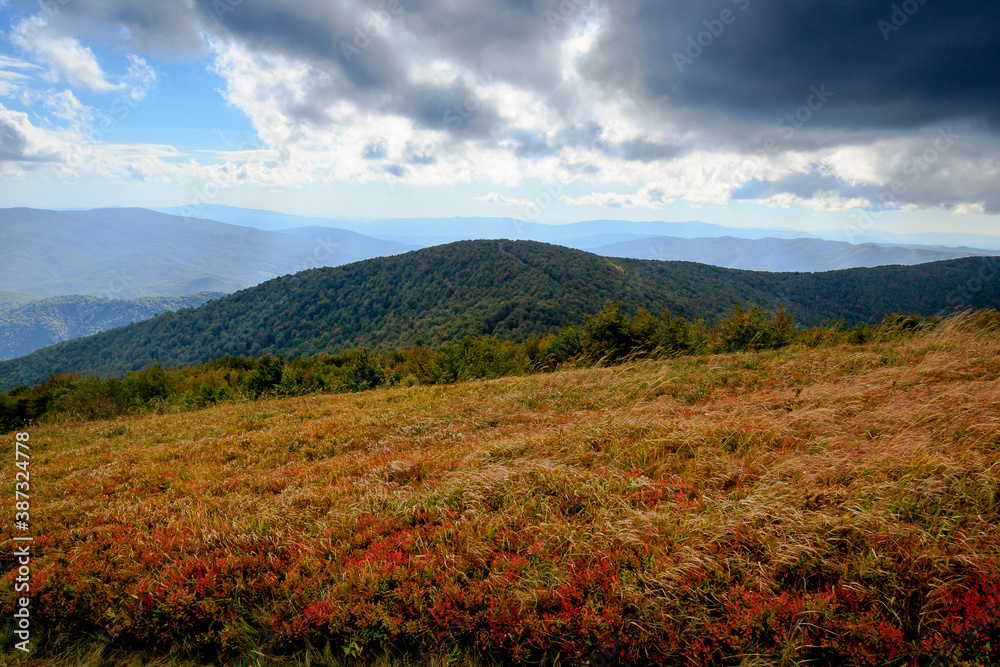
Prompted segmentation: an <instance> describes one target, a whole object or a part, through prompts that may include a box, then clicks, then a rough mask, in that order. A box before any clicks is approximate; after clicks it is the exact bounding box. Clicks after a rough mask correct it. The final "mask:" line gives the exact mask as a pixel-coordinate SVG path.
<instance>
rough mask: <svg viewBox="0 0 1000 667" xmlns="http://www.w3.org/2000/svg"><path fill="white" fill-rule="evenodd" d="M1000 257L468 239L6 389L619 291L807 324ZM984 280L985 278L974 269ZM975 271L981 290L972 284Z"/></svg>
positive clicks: (846, 315)
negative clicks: (934, 259) (718, 254)
mask: <svg viewBox="0 0 1000 667" xmlns="http://www.w3.org/2000/svg"><path fill="white" fill-rule="evenodd" d="M995 261H996V260H992V259H982V258H979V259H976V258H971V259H960V260H952V261H949V262H939V263H934V264H925V265H921V266H917V267H880V268H874V269H851V270H845V271H836V272H829V273H818V274H813V273H800V274H778V273H759V272H752V271H737V270H732V269H721V268H717V267H712V266H705V265H701V264H693V263H686V262H656V261H643V260H630V259H616V260H611V259H607V258H603V257H599V256H597V255H593V254H590V253H585V252H581V251H577V250H571V249H568V248H563V247H560V246H551V245H545V244H540V243H535V242H530V241H520V242H514V241H469V242H459V243H454V244H450V245H447V246H438V247H433V248H427V249H424V250H420V251H415V252H411V253H407V254H404V255H398V256H394V257H385V258H378V259H373V260H368V261H364V262H357V263H354V264H350V265H347V266H342V267H336V268H328V269H316V270H312V271H306V272H302V273H299V274H296V275H293V276H285V277H282V278H279V279H275V280H271V281H268V282H266V283H264V284H261V285H258V286H256V287H254V288H251V289H247V290H243V291H241V292H238V293H236V294H232V295H230V296H228V297H226V298H224V299H219V300H216V301H213V302H211V303H208V304H206V305H205V306H203V307H201V308H198V309H196V310H190V311H182V312H179V313H173V314H166V315H161V316H159V317H157V318H154V319H152V320H148V321H146V322H140V323H138V324H133V325H130V326H128V327H124V328H120V329H116V330H113V331H108V332H105V333H102V334H97V335H95V336H91V337H88V338H87V339H82V340H77V341H69V342H66V343H60V344H58V345H55V346H52V347H50V348H46V349H44V350H39V351H38V352H35V353H33V354H31V355H29V356H27V357H24V358H22V359H15V360H11V361H6V362H2V363H0V389H2V390H7V389H9V388H11V387H13V386H16V385H17V384H20V383H26V384H34V383H37V382H39V381H41V380H43V379H44V378H46V377H47V376H48V374H49V373H53V372H55V373H59V372H69V371H79V372H97V373H100V374H105V375H113V374H123V373H124V372H125V371H126V370H137V369H140V368H144V367H146V366H149V365H151V364H153V363H156V362H159V363H162V364H164V365H170V366H180V365H189V364H194V363H200V362H204V361H208V360H209V359H212V358H218V357H221V356H224V355H227V354H230V355H242V356H260V355H264V354H279V353H283V354H286V355H291V356H298V355H309V354H316V353H320V352H333V351H338V350H342V349H346V348H355V347H362V346H367V347H372V348H386V347H396V346H410V345H413V344H422V345H436V344H440V343H444V342H449V341H454V340H456V339H458V338H461V337H463V336H478V335H495V336H498V337H500V338H509V339H515V340H516V339H524V338H527V337H528V336H530V335H532V334H535V333H549V332H552V331H555V330H556V329H558V328H559V327H560V326H562V325H563V324H565V323H567V322H579V321H581V320H582V319H583V318H584V316H585V315H588V314H590V313H595V312H597V311H598V310H600V308H601V307H602V306H603V305H604V304H605V303H606V302H607V301H609V300H614V301H619V300H620V301H622V302H624V303H625V304H626V305H627V307H628V309H630V310H633V311H634V309H636V308H638V307H640V306H644V307H647V308H649V309H650V310H653V311H659V310H660V309H662V308H667V309H669V310H670V311H671V312H672V313H673V314H674V315H680V316H683V317H685V318H687V319H689V320H694V319H697V318H705V319H706V320H708V321H709V322H714V321H716V320H717V319H718V318H720V317H722V316H724V315H725V314H726V313H727V312H728V311H729V310H730V309H731V308H732V307H733V306H734V305H735V304H737V303H745V304H757V305H761V306H777V304H778V303H779V302H780V303H783V304H784V305H785V307H786V308H787V309H788V311H789V312H790V314H791V315H792V316H793V317H794V318H795V319H796V320H797V321H798V322H800V323H802V324H805V325H807V326H810V325H818V324H820V323H822V322H823V321H825V320H826V319H827V318H829V317H831V316H832V317H833V318H835V319H844V320H846V321H847V322H848V323H856V322H864V321H870V320H880V319H881V318H882V317H883V316H884V315H886V314H890V313H893V312H896V311H899V310H903V311H906V312H910V313H915V314H923V315H933V314H937V313H940V312H943V311H946V310H948V309H950V308H952V307H961V308H981V307H997V306H998V305H1000V281H995V280H994V281H983V280H982V279H980V278H979V276H981V275H988V274H989V272H990V271H993V272H994V273H995V270H996V266H995V265H994V262H995ZM975 280H978V282H973V281H975ZM970 284H972V285H974V286H975V287H977V288H978V291H973V290H970V289H968V288H967V285H970Z"/></svg>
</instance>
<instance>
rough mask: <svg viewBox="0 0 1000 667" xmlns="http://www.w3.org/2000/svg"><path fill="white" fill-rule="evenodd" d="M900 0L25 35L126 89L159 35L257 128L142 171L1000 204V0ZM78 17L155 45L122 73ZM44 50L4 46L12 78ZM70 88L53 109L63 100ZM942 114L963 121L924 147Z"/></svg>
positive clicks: (243, 9)
mask: <svg viewBox="0 0 1000 667" xmlns="http://www.w3.org/2000/svg"><path fill="white" fill-rule="evenodd" d="M895 6H898V7H901V8H902V7H906V8H907V11H904V12H903V14H900V15H896V16H894V13H895V10H894V4H893V3H892V2H888V1H887V2H885V3H872V2H869V1H867V0H838V2H821V3H808V2H805V1H804V0H705V1H704V2H698V3H694V2H687V3H681V2H663V0H627V1H609V0H591V1H588V2H563V1H562V0H530V1H529V0H482V1H481V2H475V3H460V2H455V1H454V0H386V2H381V3H376V2H371V3H368V2H361V1H360V0H301V1H300V2H296V3H274V2H270V1H268V0H239V1H237V0H222V2H219V1H218V0H185V1H184V2H176V3H152V4H150V3H147V4H142V3H135V2H134V0H128V1H126V0H74V2H71V3H67V4H65V5H60V10H59V12H58V13H57V14H56V15H54V16H52V17H50V20H49V25H48V26H47V27H46V29H44V30H42V31H40V32H39V33H38V34H37V35H35V37H34V38H33V39H32V40H31V41H30V42H29V41H27V40H26V34H25V35H22V37H21V38H23V45H22V48H23V49H24V50H25V52H26V53H27V54H29V55H30V56H31V58H32V59H34V60H37V61H38V62H39V63H42V64H44V65H45V67H46V68H47V69H46V70H44V71H45V76H46V77H48V79H49V80H58V81H67V82H69V83H70V84H71V85H74V86H84V87H87V88H90V89H91V90H94V91H98V92H101V91H104V92H106V91H109V90H118V91H127V93H126V94H128V95H129V96H131V97H132V99H138V97H137V96H141V95H143V94H144V93H145V91H147V90H149V89H151V88H152V87H153V86H155V85H156V72H155V70H154V67H153V66H152V65H151V63H153V62H155V60H153V58H163V57H172V58H174V57H181V58H190V59H196V58H202V57H203V56H206V55H207V56H208V58H209V59H210V61H211V63H212V65H211V69H212V71H213V72H214V73H215V74H217V75H218V76H220V77H221V78H222V80H223V82H224V83H223V85H222V87H221V90H220V93H221V94H222V95H223V97H224V99H225V101H226V103H227V104H228V105H230V106H231V107H232V108H233V109H236V110H238V111H240V112H241V113H243V114H244V115H245V116H246V117H247V118H248V119H249V121H250V123H251V124H252V126H253V128H254V131H255V132H256V134H257V135H258V136H259V138H260V140H261V142H262V144H263V145H262V146H255V150H254V151H234V152H232V153H231V154H226V155H219V156H218V160H220V162H218V163H216V164H214V165H202V164H200V163H197V162H196V163H194V164H188V163H184V164H185V166H179V165H178V164H174V163H173V162H172V160H173V161H174V162H176V160H177V159H179V158H168V157H164V156H161V157H157V158H156V159H157V160H161V161H162V164H159V163H158V164H159V166H157V167H156V168H155V169H154V168H152V167H150V169H147V170H145V171H143V170H140V171H139V172H136V174H141V175H143V177H145V178H152V177H154V176H153V174H174V176H175V177H176V178H178V179H191V178H196V177H203V176H205V177H215V176H217V175H219V174H224V175H228V176H232V175H238V178H239V179H242V180H241V181H240V182H243V183H252V184H255V185H260V186H263V187H278V188H281V187H291V186H294V185H296V184H301V183H309V182H331V181H339V182H351V183H354V182H367V181H371V180H379V179H381V180H386V181H389V182H395V181H398V180H404V181H405V182H407V183H410V184H415V185H444V186H448V185H453V184H455V183H469V182H472V181H487V182H490V183H493V184H496V187H497V188H498V189H500V188H501V187H503V188H506V187H514V186H516V185H518V184H520V183H523V182H524V181H525V180H527V179H541V180H544V181H546V182H550V183H552V182H559V183H562V184H566V185H568V184H570V183H573V184H576V185H578V186H580V187H581V189H585V188H587V187H589V188H591V189H593V190H594V193H593V194H590V195H586V194H584V195H580V196H577V197H565V196H564V197H563V201H564V203H567V204H571V205H598V206H607V207H646V208H650V209H655V208H657V207H661V206H663V205H665V203H669V202H671V201H678V200H680V201H685V202H688V203H690V204H702V203H715V204H726V203H728V202H733V201H739V202H756V203H759V204H761V205H764V206H788V205H791V204H793V203H798V204H802V205H804V206H808V207H812V208H815V209H816V210H841V209H845V208H849V207H852V206H858V205H872V204H873V203H877V202H879V201H880V200H879V195H880V194H881V193H882V192H884V191H885V189H886V188H891V187H892V185H893V183H894V182H895V181H899V182H900V183H903V184H904V185H905V186H906V187H905V189H904V190H901V191H900V193H899V194H898V195H894V203H893V205H894V206H898V207H906V206H919V207H944V208H952V209H955V210H964V211H974V210H980V209H981V210H985V211H991V212H996V211H1000V201H998V198H1000V195H998V194H997V189H996V187H995V183H996V182H997V164H996V157H997V155H998V154H1000V145H998V134H1000V78H998V77H996V76H995V74H994V72H993V69H994V66H993V64H992V63H995V62H997V61H1000V40H997V39H996V38H995V36H996V35H997V34H1000V5H997V4H996V3H985V2H981V1H978V0H955V1H954V2H951V3H945V2H941V1H940V0H926V1H923V0H908V3H902V2H897V3H895ZM910 8H912V11H909V9H910ZM554 17H555V18H554ZM887 22H888V23H887ZM897 24H898V25H897ZM886 25H889V26H892V27H890V28H886V27H885V26H886ZM897 28H898V29H897ZM18 34H19V33H18V32H17V29H15V31H14V37H15V39H19V38H18V37H17V35H18ZM84 35H89V36H90V37H92V38H93V39H95V40H96V39H101V40H103V41H105V42H107V43H108V44H111V45H112V46H114V47H116V48H118V50H119V52H132V53H136V54H142V57H140V56H139V55H135V56H132V57H131V60H130V66H129V71H128V73H127V74H126V75H125V76H124V77H121V78H120V79H118V78H115V77H109V76H107V75H105V73H104V72H103V71H102V70H101V68H100V66H99V63H98V58H97V56H95V55H94V53H93V52H91V51H90V50H89V49H87V48H86V47H84V46H83V44H82V43H81V41H80V39H81V38H82V36H84ZM87 43H90V42H87ZM678 54H679V55H680V59H678V58H677V56H678ZM102 59H103V54H102ZM21 62H23V61H21ZM29 69H30V68H19V67H18V66H14V65H10V64H9V63H6V62H5V61H3V60H0V95H3V94H7V95H14V94H15V93H16V92H17V90H18V86H20V85H22V84H23V83H24V82H25V79H24V78H23V77H26V76H28V74H29V73H30V72H29ZM816 90H822V91H826V92H824V94H823V96H822V98H823V99H820V98H819V97H816V93H815V91H816ZM73 99H75V98H73ZM56 101H57V100H56V98H55V97H52V98H50V102H51V103H52V104H55V102H56ZM64 102H66V103H67V104H68V105H69V106H64V107H63V108H62V111H59V112H57V111H56V110H55V108H54V107H50V111H52V113H53V114H54V115H55V116H56V117H58V118H62V119H64V120H66V121H67V122H70V120H69V118H70V116H71V115H72V112H71V106H72V105H71V104H70V100H69V98H65V99H64ZM60 114H62V115H60ZM949 126H954V127H956V128H960V129H961V134H962V136H961V138H960V139H958V140H956V141H955V142H954V144H953V145H952V146H951V147H949V149H948V150H946V151H939V155H938V156H937V158H936V159H935V160H934V161H933V162H929V163H928V164H927V165H926V168H923V167H922V166H920V165H918V164H915V162H914V161H915V160H917V159H918V158H919V157H921V156H923V155H924V153H926V151H927V150H929V148H928V146H931V147H933V142H934V137H935V136H937V135H936V132H937V130H938V129H942V128H944V129H946V128H947V127H949ZM10 136H11V137H12V139H11V141H14V139H13V137H14V136H15V135H14V134H13V131H11V135H10ZM67 136H68V135H67ZM11 145H12V146H13V145H14V144H11ZM92 148H93V150H99V149H100V150H103V149H102V148H99V147H97V146H94V147H92ZM12 152H13V149H12ZM119 158H120V159H124V158H121V156H119ZM119 158H116V159H119ZM115 164H118V163H117V162H116V163H115ZM914 168H916V169H917V171H918V172H919V176H918V179H917V181H916V182H913V181H912V180H911V179H912V178H913V176H914V171H913V170H914ZM115 169H117V170H118V171H116V172H115V173H119V172H120V171H121V170H120V169H119V168H118V167H115ZM122 173H123V172H122ZM206 175H207V176H206ZM234 177H235V176H234ZM897 189H898V188H897ZM487 198H489V199H488V200H487V199H481V201H488V203H496V204H504V205H506V204H517V205H519V206H520V205H526V204H525V202H526V201H527V200H517V199H510V198H506V197H504V196H503V195H501V194H499V193H491V194H490V195H487ZM529 203H530V202H529Z"/></svg>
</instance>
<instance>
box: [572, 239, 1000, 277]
mask: <svg viewBox="0 0 1000 667" xmlns="http://www.w3.org/2000/svg"><path fill="white" fill-rule="evenodd" d="M585 249H587V250H590V251H591V252H593V253H596V254H598V255H605V256H607V257H631V258H634V259H659V260H682V261H689V262H700V263H702V264H711V265H713V266H722V267H726V268H730V269H748V270H753V271H835V270H838V269H846V268H858V267H866V266H886V265H892V264H903V265H908V266H909V265H914V264H925V263H928V262H938V261H942V260H946V259H958V258H960V257H975V256H995V255H1000V252H998V251H996V250H978V249H975V248H931V247H924V246H897V245H879V244H874V243H862V244H859V245H852V244H850V243H838V242H836V241H824V240H822V239H775V238H767V239H756V240H750V239H738V238H733V237H729V236H724V237H720V238H700V239H680V238H672V237H659V238H644V239H635V240H630V241H625V242H621V243H613V244H609V245H603V246H599V247H590V248H585Z"/></svg>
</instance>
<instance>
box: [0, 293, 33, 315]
mask: <svg viewBox="0 0 1000 667" xmlns="http://www.w3.org/2000/svg"><path fill="white" fill-rule="evenodd" d="M40 298H41V297H40V296H38V295H35V294H29V293H28V292H16V291H13V290H0V315H2V314H3V313H7V312H10V311H12V310H14V309H15V308H20V307H21V306H23V305H24V304H26V303H31V302H32V301H37V300H38V299H40Z"/></svg>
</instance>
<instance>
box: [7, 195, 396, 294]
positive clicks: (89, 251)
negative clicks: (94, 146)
mask: <svg viewBox="0 0 1000 667" xmlns="http://www.w3.org/2000/svg"><path fill="white" fill-rule="evenodd" d="M0 233H3V234H5V235H6V238H5V239H4V243H3V244H2V245H0V262H2V263H3V266H4V267H5V271H4V275H3V279H2V285H3V288H4V289H5V290H23V291H27V292H31V293H33V294H37V295H40V296H60V295H67V294H86V295H90V296H103V297H106V298H116V299H132V298H137V297H142V296H183V295H185V294H194V293H197V292H226V293H229V292H234V291H236V290H239V289H242V288H244V287H247V286H250V285H256V284H258V283H261V282H263V281H265V280H269V279H271V278H274V277H276V276H281V275H285V274H289V273H295V272H297V271H301V270H303V269H307V268H312V267H316V266H338V265H340V264H346V263H349V262H355V261H358V260H361V259H368V258H370V257H377V256H382V255H391V254H394V253H399V252H405V251H406V250H410V249H412V246H407V245H403V244H400V243H395V242H392V241H380V240H377V239H372V238H370V237H366V236H364V235H362V234H358V233H355V232H352V231H347V230H343V229H332V228H322V229H315V230H300V231H299V232H297V233H288V234H282V233H277V232H269V231H262V230H259V229H252V228H249V227H240V226H237V225H229V224H224V223H221V222H214V221H211V220H201V219H186V218H182V217H178V216H172V215H165V214H163V213H156V212H153V211H148V210H146V209H140V208H119V209H95V210H92V211H46V210H38V209H27V208H10V209H0Z"/></svg>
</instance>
